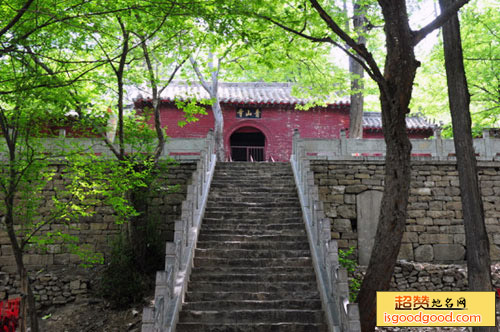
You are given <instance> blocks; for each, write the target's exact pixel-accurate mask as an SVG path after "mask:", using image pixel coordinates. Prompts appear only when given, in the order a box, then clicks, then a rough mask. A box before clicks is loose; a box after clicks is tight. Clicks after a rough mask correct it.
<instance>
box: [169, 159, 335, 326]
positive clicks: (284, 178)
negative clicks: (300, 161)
mask: <svg viewBox="0 0 500 332" xmlns="http://www.w3.org/2000/svg"><path fill="white" fill-rule="evenodd" d="M210 190H211V191H210V195H209V199H208V203H207V207H206V210H205V216H204V219H203V223H202V227H201V231H200V235H199V238H198V244H197V249H196V252H195V256H194V267H193V270H192V273H191V278H190V282H189V285H188V291H187V293H186V297H185V300H184V304H183V306H182V310H181V312H180V315H179V322H178V324H177V331H179V332H182V331H211V332H214V331H220V332H222V331H226V332H229V331H231V332H236V331H238V332H247V331H252V332H254V331H283V332H284V331H286V332H295V331H296V332H301V331H322V332H323V331H327V330H328V329H327V326H326V324H325V319H324V315H323V311H322V308H321V301H320V295H319V292H318V287H317V284H316V277H315V274H314V269H313V265H312V259H311V254H310V251H309V243H308V241H307V235H306V231H305V226H304V223H303V221H302V212H301V208H300V202H299V199H298V196H297V192H296V188H295V183H294V179H293V173H292V170H291V167H290V165H289V164H288V163H218V164H217V166H216V169H215V174H214V178H213V181H212V185H211V189H210Z"/></svg>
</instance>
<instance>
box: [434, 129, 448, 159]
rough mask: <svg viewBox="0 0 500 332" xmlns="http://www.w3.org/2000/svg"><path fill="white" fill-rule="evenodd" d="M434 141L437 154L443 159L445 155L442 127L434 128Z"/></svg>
mask: <svg viewBox="0 0 500 332" xmlns="http://www.w3.org/2000/svg"><path fill="white" fill-rule="evenodd" d="M434 137H435V140H434V143H435V144H436V156H437V157H438V159H441V158H442V157H445V156H444V151H443V150H444V147H443V139H442V138H441V128H435V129H434Z"/></svg>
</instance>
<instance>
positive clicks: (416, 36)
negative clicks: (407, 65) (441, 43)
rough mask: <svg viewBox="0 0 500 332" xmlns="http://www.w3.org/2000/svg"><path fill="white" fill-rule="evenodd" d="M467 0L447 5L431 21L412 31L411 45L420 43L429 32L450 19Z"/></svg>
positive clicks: (459, 0) (458, 0)
mask: <svg viewBox="0 0 500 332" xmlns="http://www.w3.org/2000/svg"><path fill="white" fill-rule="evenodd" d="M468 2H469V0H457V1H455V2H453V4H452V5H451V6H450V7H448V9H446V10H445V11H444V12H442V13H441V14H440V15H439V16H438V17H436V18H435V19H434V20H433V21H432V22H431V23H429V24H427V25H426V26H425V27H423V28H422V29H420V30H418V31H414V33H413V45H417V44H418V43H420V42H421V41H422V40H423V39H424V38H425V37H426V36H427V35H428V34H429V33H431V32H432V31H434V30H436V29H438V28H440V27H441V26H442V25H443V24H445V23H446V21H448V20H449V19H450V17H451V16H453V15H455V14H456V13H457V12H458V10H459V9H460V8H462V7H463V6H464V5H465V4H467V3H468Z"/></svg>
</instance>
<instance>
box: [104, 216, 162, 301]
mask: <svg viewBox="0 0 500 332" xmlns="http://www.w3.org/2000/svg"><path fill="white" fill-rule="evenodd" d="M154 220H155V218H154V217H152V218H151V219H150V220H149V221H148V223H147V230H146V247H147V252H146V256H145V257H146V261H145V262H141V264H138V262H137V259H138V257H137V256H136V252H135V250H134V249H133V247H132V245H131V243H130V241H129V240H128V239H127V238H126V237H125V235H124V234H120V235H118V236H117V237H116V239H115V240H114V241H113V243H112V251H111V256H110V258H109V263H108V264H107V266H106V268H105V270H104V273H103V274H102V277H101V280H100V287H99V288H100V291H101V293H102V296H103V297H104V298H106V299H107V300H109V301H110V303H111V304H112V306H113V307H116V308H121V307H128V306H130V305H131V304H134V303H138V302H140V301H142V298H143V297H144V295H145V294H146V292H149V291H151V289H152V288H154V281H155V278H154V276H155V274H156V271H158V270H160V269H162V268H163V265H164V264H165V256H164V255H165V249H164V243H165V239H164V238H163V237H162V234H161V233H160V232H159V231H158V224H157V223H156V222H155V221H154ZM141 266H145V267H146V269H144V270H142V269H141V268H140V267H141Z"/></svg>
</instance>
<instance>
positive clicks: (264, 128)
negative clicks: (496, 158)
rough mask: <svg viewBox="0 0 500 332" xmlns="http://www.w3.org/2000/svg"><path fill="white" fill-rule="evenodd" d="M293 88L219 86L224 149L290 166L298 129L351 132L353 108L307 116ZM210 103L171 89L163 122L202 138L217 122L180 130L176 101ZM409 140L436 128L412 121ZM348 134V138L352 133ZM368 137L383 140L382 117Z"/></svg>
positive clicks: (180, 87) (203, 118) (205, 118)
mask: <svg viewBox="0 0 500 332" xmlns="http://www.w3.org/2000/svg"><path fill="white" fill-rule="evenodd" d="M291 90H292V85H291V84H289V83H219V90H218V91H219V100H220V104H221V108H222V111H223V114H224V145H225V148H226V151H227V153H228V159H229V157H230V158H231V159H232V160H235V161H244V160H248V159H249V157H250V156H252V159H253V160H257V161H259V160H271V159H272V160H275V161H288V160H289V159H290V154H291V151H292V135H293V132H294V129H298V130H299V132H300V135H301V137H303V138H324V139H333V138H339V137H340V132H341V130H346V131H348V128H349V103H348V102H345V101H339V102H335V103H331V104H328V105H327V106H326V107H314V108H311V109H309V110H308V111H303V110H297V109H296V106H297V105H301V104H305V103H306V102H307V100H306V99H301V98H297V97H294V96H293V95H292V93H291ZM192 98H196V99H198V100H199V99H209V96H208V93H207V92H206V91H205V90H204V89H203V87H202V86H201V85H198V84H190V85H188V84H178V83H172V84H170V85H169V86H168V87H167V88H166V89H165V90H164V91H163V93H162V95H161V121H162V125H163V126H165V127H166V128H167V129H166V132H167V135H168V136H169V137H172V138H181V137H182V138H189V137H192V138H201V137H206V135H207V133H208V131H209V130H210V129H211V128H213V127H214V117H213V114H212V112H211V110H210V107H208V109H207V113H208V114H207V115H200V116H199V121H197V122H194V123H189V124H187V125H185V126H184V127H180V126H179V125H178V123H179V122H180V121H183V120H184V113H183V111H181V110H179V109H178V108H177V107H176V103H175V100H182V101H184V100H188V99H192ZM148 102H150V100H149V99H147V98H144V97H142V96H141V95H139V96H137V97H136V98H135V100H134V103H135V107H136V108H137V109H142V108H144V107H145V106H146V105H147V103H148ZM406 123H407V129H408V133H409V135H410V138H427V137H429V136H431V135H433V128H434V125H433V124H431V123H430V122H428V121H427V120H426V119H424V118H422V117H408V118H407V121H406ZM347 135H348V133H347ZM363 138H366V139H370V138H383V133H382V121H381V117H380V113H375V112H365V113H364V115H363Z"/></svg>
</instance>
